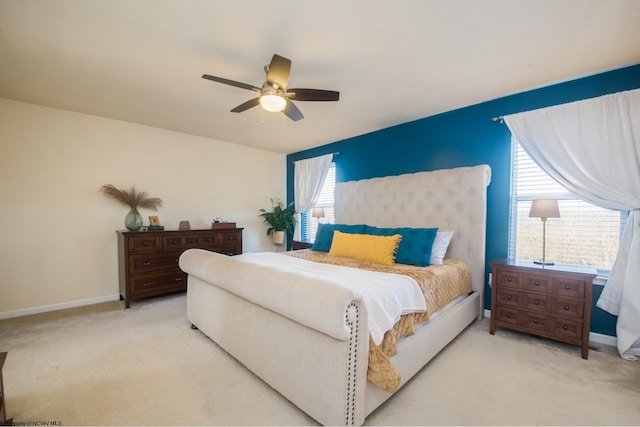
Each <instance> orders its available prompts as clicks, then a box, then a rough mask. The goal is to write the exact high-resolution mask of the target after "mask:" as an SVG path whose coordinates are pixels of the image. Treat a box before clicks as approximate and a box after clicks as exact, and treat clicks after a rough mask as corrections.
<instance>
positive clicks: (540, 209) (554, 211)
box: [529, 199, 560, 218]
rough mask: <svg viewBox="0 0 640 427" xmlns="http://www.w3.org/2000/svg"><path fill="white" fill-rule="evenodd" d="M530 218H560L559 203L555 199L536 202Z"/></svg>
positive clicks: (530, 212)
mask: <svg viewBox="0 0 640 427" xmlns="http://www.w3.org/2000/svg"><path fill="white" fill-rule="evenodd" d="M529 217H530V218H560V210H558V201H557V200H555V199H543V200H534V201H533V202H531V210H529Z"/></svg>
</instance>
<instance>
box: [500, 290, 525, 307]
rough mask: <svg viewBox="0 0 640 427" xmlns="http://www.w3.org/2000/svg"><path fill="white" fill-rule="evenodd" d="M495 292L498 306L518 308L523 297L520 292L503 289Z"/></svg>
mask: <svg viewBox="0 0 640 427" xmlns="http://www.w3.org/2000/svg"><path fill="white" fill-rule="evenodd" d="M496 292H497V293H498V297H497V298H498V300H497V303H498V305H504V306H510V307H520V300H521V298H522V296H523V294H522V292H518V291H516V290H513V289H503V288H498V289H496Z"/></svg>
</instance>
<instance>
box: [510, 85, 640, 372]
mask: <svg viewBox="0 0 640 427" xmlns="http://www.w3.org/2000/svg"><path fill="white" fill-rule="evenodd" d="M504 121H505V122H506V124H507V126H509V130H510V131H511V133H512V135H513V136H514V137H515V138H516V139H517V140H518V141H519V142H520V143H521V144H522V146H523V148H524V149H525V150H526V151H527V152H528V153H529V155H530V156H531V158H532V159H533V160H534V161H535V162H537V163H538V164H539V165H540V167H541V168H542V169H543V170H544V171H545V172H547V173H548V174H549V175H550V176H551V177H553V178H555V179H556V180H557V181H558V182H559V183H560V184H562V185H563V186H565V187H566V188H567V189H568V190H569V191H571V192H573V193H575V194H576V195H578V196H579V197H581V198H582V199H584V200H586V201H589V202H591V203H593V204H595V205H598V206H601V207H604V208H609V209H617V210H629V211H631V214H630V215H629V219H628V221H627V225H626V227H625V230H624V233H623V236H622V240H621V242H620V247H619V250H618V255H617V258H616V260H615V262H614V264H613V268H612V270H611V274H610V275H609V279H608V281H607V284H606V286H605V288H604V290H603V292H602V295H601V296H600V298H599V300H598V302H597V306H598V307H600V308H602V309H603V310H606V311H608V312H609V313H611V314H613V315H616V316H618V323H617V327H616V334H617V347H618V352H619V353H620V355H621V356H622V357H624V358H626V359H635V356H640V89H636V90H631V91H626V92H620V93H616V94H612V95H606V96H601V97H598V98H593V99H587V100H584V101H578V102H572V103H569V104H563V105H558V106H554V107H549V108H543V109H539V110H534V111H529V112H525V113H519V114H513V115H509V116H505V117H504Z"/></svg>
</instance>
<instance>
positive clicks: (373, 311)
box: [180, 249, 427, 345]
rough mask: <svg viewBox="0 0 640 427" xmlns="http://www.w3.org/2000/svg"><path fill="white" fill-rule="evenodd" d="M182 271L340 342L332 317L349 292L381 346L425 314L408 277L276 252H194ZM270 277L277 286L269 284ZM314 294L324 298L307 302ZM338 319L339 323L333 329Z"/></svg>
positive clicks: (342, 333) (185, 257) (183, 260)
mask: <svg viewBox="0 0 640 427" xmlns="http://www.w3.org/2000/svg"><path fill="white" fill-rule="evenodd" d="M223 266H224V268H223ZM180 268H182V270H183V271H185V272H187V273H189V274H191V275H194V276H196V277H199V278H200V279H202V280H206V281H209V282H211V283H216V284H217V285H218V286H220V287H223V288H225V289H227V290H228V291H231V292H233V293H235V294H236V295H239V296H242V297H243V298H246V299H248V300H250V301H251V302H254V303H256V304H260V305H262V306H263V307H265V308H268V309H270V310H274V311H276V312H278V313H283V314H284V315H286V316H287V317H289V318H291V319H293V320H296V321H298V322H300V323H302V324H304V325H307V326H310V327H314V328H316V329H317V330H321V331H323V332H325V333H329V334H330V335H332V336H334V337H336V338H341V339H346V337H347V336H348V332H349V331H348V330H346V329H345V324H344V322H343V321H342V320H341V318H342V316H330V315H328V313H329V312H330V311H333V309H334V308H335V309H338V310H340V312H341V313H344V309H345V308H344V307H333V306H334V305H335V302H336V301H338V299H336V298H334V296H337V295H339V294H340V295H341V294H343V293H344V292H349V293H351V294H352V299H354V300H356V299H357V300H360V299H361V300H362V301H363V302H364V305H365V307H366V309H367V312H368V314H369V333H370V334H371V337H372V338H373V341H374V342H375V343H376V344H378V345H379V344H380V343H381V342H382V339H383V338H384V334H385V332H386V331H388V330H390V329H391V328H392V327H393V325H394V324H395V323H396V322H397V321H398V320H399V319H400V316H401V315H403V314H409V313H417V312H422V311H426V308H427V307H426V303H425V299H424V295H423V294H422V292H421V290H420V287H419V286H418V284H417V283H416V282H415V280H413V279H412V278H410V277H408V276H403V275H399V274H392V273H382V272H376V271H367V270H360V269H356V268H351V267H343V266H337V265H331V264H322V263H316V262H312V261H308V260H304V259H299V258H294V257H290V256H286V255H283V254H279V253H274V252H261V253H245V254H242V255H238V256H235V257H227V256H224V255H219V254H216V253H213V252H208V251H204V250H200V249H190V250H188V251H185V252H184V253H183V254H182V256H181V257H180ZM266 276H272V277H273V278H275V280H266ZM276 288H277V289H276ZM313 290H315V291H318V290H320V291H321V293H320V294H321V295H322V297H321V298H318V293H315V294H313V295H315V297H314V299H309V298H307V297H308V296H309V295H312V294H311V293H310V292H311V291H313ZM274 296H277V299H276V298H274ZM341 300H342V301H344V299H341ZM291 302H295V304H292V303H291ZM336 318H337V319H338V320H340V321H339V322H337V323H336V324H334V323H335V319H336Z"/></svg>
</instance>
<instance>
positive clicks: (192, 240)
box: [187, 239, 198, 243]
mask: <svg viewBox="0 0 640 427" xmlns="http://www.w3.org/2000/svg"><path fill="white" fill-rule="evenodd" d="M187 242H188V243H197V242H198V241H197V240H196V239H189V240H188V241H187Z"/></svg>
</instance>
